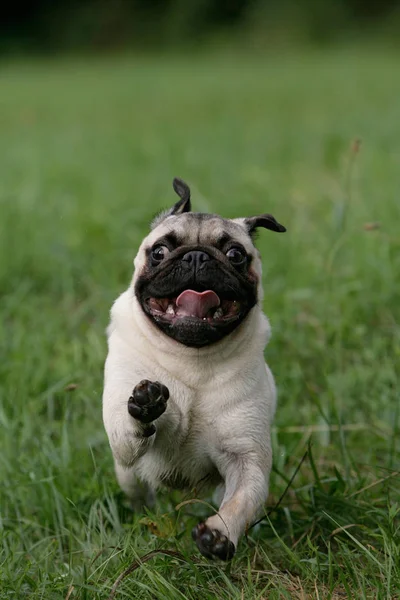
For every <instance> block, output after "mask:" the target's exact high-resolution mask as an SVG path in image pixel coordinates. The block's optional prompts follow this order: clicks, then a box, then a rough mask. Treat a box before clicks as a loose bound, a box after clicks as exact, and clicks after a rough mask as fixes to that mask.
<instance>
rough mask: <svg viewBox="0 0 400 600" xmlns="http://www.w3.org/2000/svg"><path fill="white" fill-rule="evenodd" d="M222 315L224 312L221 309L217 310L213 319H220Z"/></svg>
mask: <svg viewBox="0 0 400 600" xmlns="http://www.w3.org/2000/svg"><path fill="white" fill-rule="evenodd" d="M223 314H224V311H223V310H222V308H217V310H216V311H215V313H214V319H219V318H220V317H222V316H223Z"/></svg>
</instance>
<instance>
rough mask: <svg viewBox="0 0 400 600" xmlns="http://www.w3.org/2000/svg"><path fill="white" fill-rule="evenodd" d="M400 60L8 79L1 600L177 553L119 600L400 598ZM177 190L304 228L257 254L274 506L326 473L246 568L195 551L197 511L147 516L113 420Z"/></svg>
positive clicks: (302, 59) (246, 556)
mask: <svg viewBox="0 0 400 600" xmlns="http://www.w3.org/2000/svg"><path fill="white" fill-rule="evenodd" d="M398 61H399V57H398V56H397V55H395V54H390V53H389V52H388V53H384V52H383V51H381V52H379V51H375V52H372V51H371V52H368V51H360V52H358V53H357V52H355V51H352V52H350V51H348V52H345V51H339V50H338V51H331V52H327V53H325V54H320V55H314V54H312V53H308V54H304V55H303V54H301V53H300V54H299V55H297V56H286V57H285V56H281V57H278V56H275V57H273V56H271V57H265V58H261V57H257V58H253V59H252V58H251V57H242V58H236V57H235V58H234V57H231V58H229V57H220V58H218V57H217V58H214V57H212V56H209V57H207V56H204V57H203V58H200V57H197V58H192V59H189V58H187V59H184V58H172V57H164V58H161V57H160V58H159V59H157V58H151V59H150V58H148V59H145V58H142V59H133V58H132V59H128V58H120V59H107V60H106V59H104V60H97V61H94V60H93V61H86V62H79V61H76V62H74V61H54V62H53V61H49V62H47V63H45V62H42V63H30V64H28V63H23V62H21V63H17V64H9V65H3V66H2V69H1V80H0V107H1V110H0V150H1V161H0V202H1V205H0V242H1V253H0V293H1V303H0V311H1V319H0V477H1V481H0V536H1V547H0V548H1V553H0V589H1V592H0V597H1V599H3V598H7V599H8V598H10V599H17V600H19V599H22V598H26V597H29V598H33V599H60V600H61V599H63V600H64V599H66V598H68V599H69V600H77V599H81V600H84V599H87V600H89V599H98V600H100V599H105V600H107V599H108V597H109V595H110V593H111V588H112V586H113V583H114V582H115V581H116V579H117V577H118V576H119V575H120V574H121V573H122V572H123V571H124V570H125V569H126V568H128V567H129V565H130V564H131V563H132V562H134V561H135V560H137V559H138V558H139V557H142V556H144V555H146V554H147V553H148V552H151V551H153V550H157V549H160V548H161V549H163V550H168V551H173V552H175V553H177V555H168V554H166V555H163V554H156V555H155V556H153V557H151V558H150V559H149V560H148V561H147V562H144V563H143V564H142V565H139V568H137V569H136V570H135V571H134V572H132V573H131V574H129V575H128V576H127V577H126V578H125V579H124V580H123V581H122V582H121V583H120V585H119V586H118V589H117V593H116V596H115V598H117V599H121V600H122V599H123V598H135V599H137V600H142V599H148V600H150V599H151V600H154V599H160V600H161V599H162V600H164V599H171V600H175V599H176V600H179V599H182V600H183V599H188V600H189V599H190V600H192V599H201V600H212V599H214V598H219V599H235V600H236V599H237V600H240V599H246V600H262V599H264V600H265V599H267V598H268V599H271V600H274V599H278V598H279V599H281V598H282V599H286V598H287V599H291V598H320V599H322V598H324V599H325V598H326V599H332V600H336V599H339V598H356V599H360V598H376V599H379V600H380V599H387V600H392V599H395V598H398V597H400V550H399V544H398V540H399V534H400V503H399V498H400V496H399V492H400V483H399V481H400V480H399V474H398V471H399V470H400V448H399V430H400V418H399V413H400V410H399V365H400V327H399V313H400V281H399V280H400V234H399V222H400V200H399V189H400V102H399V98H400V78H399V77H398V64H399V63H398ZM356 138H360V139H361V140H362V142H361V147H360V149H359V151H358V152H357V148H356V147H355V146H354V143H353V142H354V140H355V139H356ZM352 144H353V146H352ZM175 175H177V176H180V177H182V178H184V179H185V180H187V181H188V182H190V184H191V186H192V190H193V203H194V206H195V208H196V209H197V210H205V211H207V210H211V211H215V212H219V213H221V214H223V215H224V216H232V217H235V216H245V215H251V214H257V213H261V212H266V211H267V212H271V213H272V214H274V215H275V216H276V218H277V219H278V220H279V221H280V222H282V223H284V224H285V225H286V226H287V229H288V233H287V234H285V235H284V236H276V235H274V234H272V233H270V232H263V233H261V234H260V236H259V240H258V246H259V248H260V250H261V253H262V256H263V261H264V278H265V292H266V297H265V309H266V311H267V313H268V315H269V317H270V320H271V323H272V327H273V337H272V340H271V343H270V345H269V347H268V349H267V359H268V362H269V364H270V365H271V368H272V370H273V372H274V374H275V377H276V380H277V383H278V386H279V408H278V412H277V417H276V421H275V430H274V435H273V444H274V465H275V466H274V472H273V474H272V477H271V496H270V499H269V502H268V509H270V508H272V507H273V506H274V505H275V504H276V502H277V500H278V498H279V496H280V495H281V494H282V492H283V490H284V489H285V487H286V484H287V482H288V480H289V478H290V477H291V475H292V473H293V471H294V469H295V468H296V465H298V463H299V462H300V460H301V458H302V456H303V455H304V452H305V451H306V450H307V447H308V440H309V438H310V436H311V445H310V453H309V455H308V456H307V458H306V460H305V461H304V463H303V464H302V466H301V468H300V471H299V473H298V474H297V476H296V478H295V480H294V481H293V483H292V484H291V486H290V489H289V491H288V493H287V494H286V496H285V497H284V499H283V501H282V503H281V505H280V506H279V507H278V508H277V509H276V510H274V511H273V512H271V513H270V515H269V518H268V519H266V520H265V521H264V522H263V523H262V524H260V525H259V526H258V527H257V528H255V529H252V530H251V531H250V532H249V535H248V538H247V539H243V540H242V542H241V544H240V546H239V548H238V552H237V556H236V557H235V559H234V560H233V562H232V563H231V564H229V565H220V564H213V563H210V562H207V561H206V560H205V559H203V558H202V557H201V556H200V555H199V554H197V552H196V551H195V549H194V547H193V544H192V542H191V539H190V533H189V532H190V529H191V527H192V525H193V524H194V523H195V522H196V519H198V518H199V515H201V514H204V510H207V509H205V508H204V506H202V505H194V504H186V505H185V506H183V507H182V508H181V509H179V510H176V506H177V505H178V504H179V503H180V502H181V501H182V500H184V499H187V498H191V497H194V494H195V492H193V493H192V494H190V493H189V494H187V495H185V494H181V493H172V494H171V493H170V494H168V493H162V494H160V501H159V505H158V507H157V509H156V510H155V512H154V513H149V514H148V515H147V520H146V519H144V520H143V517H144V515H136V516H133V515H132V514H131V513H130V512H129V511H128V510H127V509H126V508H125V506H124V500H123V498H122V496H121V495H120V493H119V491H118V487H117V484H116V482H115V479H114V475H113V466H112V459H111V452H110V450H109V447H108V443H107V439H106V435H105V432H104V430H103V425H102V419H101V393H102V367H103V362H104V358H105V354H106V341H105V333H104V330H105V327H106V324H107V320H108V311H109V308H110V305H111V303H112V301H113V300H114V299H115V298H116V296H117V295H118V294H119V293H120V292H121V291H122V290H124V289H125V288H126V287H127V285H128V283H129V280H130V277H131V272H132V259H133V257H134V255H135V252H136V249H137V247H138V244H139V242H140V240H141V238H142V237H143V235H144V234H145V233H146V231H147V227H148V223H149V221H150V220H151V218H152V216H153V215H154V213H156V212H157V210H159V209H160V208H161V207H165V206H168V205H170V204H171V203H172V202H174V201H175V196H174V193H173V191H172V188H171V181H172V178H173V176H175ZM371 223H372V224H374V227H371V226H367V228H366V227H365V225H366V224H371ZM71 384H75V385H74V386H72V385H71ZM75 386H76V387H75ZM72 388H74V389H72Z"/></svg>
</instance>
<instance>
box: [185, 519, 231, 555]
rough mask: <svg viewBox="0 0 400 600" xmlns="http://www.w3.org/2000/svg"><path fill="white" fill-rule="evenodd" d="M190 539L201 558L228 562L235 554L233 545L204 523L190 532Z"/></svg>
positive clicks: (221, 534)
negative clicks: (192, 540)
mask: <svg viewBox="0 0 400 600" xmlns="http://www.w3.org/2000/svg"><path fill="white" fill-rule="evenodd" d="M192 538H193V539H194V541H195V542H196V545H197V547H198V549H199V550H200V552H201V553H202V555H203V556H205V557H206V558H219V559H220V560H230V559H231V558H233V556H234V554H235V545H234V544H233V542H231V541H230V540H229V539H228V538H227V537H226V535H224V534H223V533H221V532H220V531H218V530H217V529H210V528H209V527H207V525H206V524H205V523H199V524H198V525H196V527H194V529H193V530H192Z"/></svg>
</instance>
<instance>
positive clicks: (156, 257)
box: [133, 179, 285, 348]
mask: <svg viewBox="0 0 400 600" xmlns="http://www.w3.org/2000/svg"><path fill="white" fill-rule="evenodd" d="M174 189H175V191H176V192H177V194H178V195H179V196H180V198H181V199H180V200H179V201H178V202H177V203H176V204H175V205H174V206H173V207H172V209H171V210H170V211H168V212H167V213H164V214H163V215H161V216H160V217H158V218H157V219H156V220H155V222H154V223H153V230H152V232H151V233H150V235H149V236H148V237H146V238H145V239H144V241H143V243H142V245H141V246H140V248H139V252H138V255H137V256H136V259H135V276H134V280H133V285H134V291H135V295H136V298H137V300H138V302H139V304H140V307H141V309H142V311H143V312H144V313H145V315H146V316H147V318H148V319H150V321H151V322H152V323H154V324H155V325H156V326H157V327H158V328H159V329H161V331H163V332H164V333H165V335H167V336H169V337H171V338H173V339H174V340H176V341H178V342H180V343H181V344H184V345H185V346H192V347H197V348H200V347H202V346H207V345H209V344H213V343H215V342H218V341H219V340H221V339H222V338H223V337H225V336H227V335H229V334H230V333H231V332H232V331H233V330H234V329H236V328H237V327H238V326H239V325H240V324H241V323H242V322H243V321H244V320H245V319H246V317H247V315H248V314H249V312H250V310H251V309H252V308H253V307H254V306H255V305H256V304H257V302H258V300H259V299H260V294H261V285H260V278H261V263H260V259H259V253H258V251H257V249H256V248H255V246H254V244H253V242H252V237H251V236H252V234H253V233H254V231H255V229H256V228H257V227H265V228H267V229H271V230H273V231H278V232H283V231H285V228H284V227H283V226H282V225H280V224H279V223H277V221H276V220H275V219H274V218H273V217H272V216H271V215H261V216H259V217H250V218H245V219H235V220H228V219H223V218H222V217H219V216H217V215H212V214H204V213H191V212H190V190H189V188H188V186H187V185H186V184H185V183H184V182H183V181H182V180H180V179H174Z"/></svg>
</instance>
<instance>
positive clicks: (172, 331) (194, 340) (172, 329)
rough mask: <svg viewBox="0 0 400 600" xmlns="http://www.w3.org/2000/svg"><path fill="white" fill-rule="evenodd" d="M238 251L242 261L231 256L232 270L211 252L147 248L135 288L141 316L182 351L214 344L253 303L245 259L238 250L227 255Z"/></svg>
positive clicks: (254, 289)
mask: <svg viewBox="0 0 400 600" xmlns="http://www.w3.org/2000/svg"><path fill="white" fill-rule="evenodd" d="M160 249H161V250H160ZM238 250H239V251H240V250H242V257H240V256H239V255H237V256H236V263H237V264H232V262H231V261H230V260H229V258H227V256H226V254H224V253H222V252H221V251H220V250H218V249H217V248H215V247H213V246H208V245H207V246H205V245H204V246H180V247H178V248H176V249H174V250H172V251H170V250H169V249H168V248H167V247H166V246H163V245H161V244H160V243H158V244H157V245H156V246H153V248H152V249H151V250H149V251H148V256H147V264H146V267H145V269H143V271H142V273H141V276H140V277H139V278H138V280H137V282H136V286H135V294H136V297H137V299H138V301H139V302H140V305H141V307H142V309H143V311H144V312H145V314H146V315H147V316H148V318H149V319H151V320H152V322H153V323H155V325H156V326H157V327H159V329H161V331H163V332H164V333H165V334H166V335H168V336H169V337H171V338H173V339H175V340H176V341H178V342H180V343H182V344H184V345H185V346H192V347H196V348H200V347H202V346H207V345H209V344H214V343H215V342H218V341H219V340H221V339H222V338H223V337H225V336H226V335H228V334H230V333H231V332H232V331H233V330H234V329H236V327H238V326H239V325H240V323H242V321H243V320H244V319H245V318H246V316H247V315H248V313H249V311H250V310H251V308H253V306H254V305H255V304H256V302H257V284H256V281H255V280H252V279H251V278H250V277H249V275H248V266H249V264H248V263H249V258H248V257H247V256H246V253H245V251H244V249H238V248H235V250H233V252H237V251H238ZM166 252H167V255H166V256H165V253H166ZM239 259H240V260H239Z"/></svg>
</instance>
